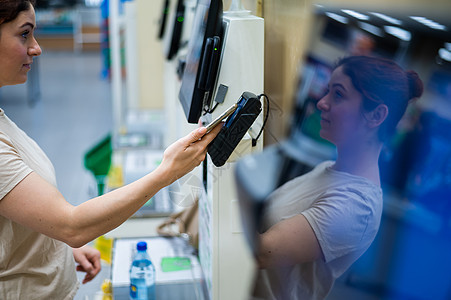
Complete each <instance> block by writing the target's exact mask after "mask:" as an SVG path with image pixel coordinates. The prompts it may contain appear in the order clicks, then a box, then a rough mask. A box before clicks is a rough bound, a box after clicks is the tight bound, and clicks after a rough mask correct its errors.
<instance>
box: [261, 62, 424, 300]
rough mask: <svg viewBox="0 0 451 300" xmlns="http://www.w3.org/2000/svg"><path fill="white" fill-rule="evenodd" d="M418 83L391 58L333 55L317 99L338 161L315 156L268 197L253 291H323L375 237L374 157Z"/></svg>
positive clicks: (378, 199) (302, 294) (313, 294)
mask: <svg viewBox="0 0 451 300" xmlns="http://www.w3.org/2000/svg"><path fill="white" fill-rule="evenodd" d="M422 92H423V84H422V82H421V80H420V78H419V77H418V75H417V74H416V73H415V72H413V71H407V72H405V71H404V70H402V69H401V68H400V67H399V66H398V65H397V64H395V63H394V62H392V61H389V60H384V59H379V58H371V57H365V56H351V57H348V58H345V59H342V60H340V61H339V62H338V64H337V66H336V68H335V70H334V71H333V73H332V76H331V79H330V82H329V86H328V93H327V94H326V95H325V96H324V97H323V98H322V99H321V100H319V102H318V103H317V107H318V109H319V110H320V111H321V130H320V135H321V137H323V138H324V139H326V140H328V141H330V142H332V143H333V144H335V146H336V148H337V159H336V161H327V162H323V163H321V164H319V165H318V166H317V167H316V168H315V169H313V170H312V171H311V172H309V173H307V174H305V175H303V176H300V177H298V178H295V179H293V180H292V181H290V182H288V183H286V184H285V185H283V186H282V187H281V188H279V189H278V190H276V191H275V192H274V193H273V194H272V195H271V197H270V199H271V202H270V204H269V207H268V210H267V214H266V215H265V219H264V220H265V222H266V228H264V231H263V232H264V233H262V234H261V235H260V248H259V255H258V256H257V261H258V264H259V267H260V268H261V271H260V272H259V277H258V280H257V286H256V291H255V295H256V296H259V297H262V298H269V299H273V298H275V299H323V298H325V297H326V295H327V294H328V292H329V291H330V290H331V288H332V285H333V283H334V281H335V279H336V278H337V277H339V276H340V275H341V274H343V272H344V271H346V270H347V269H348V268H349V267H350V265H351V264H352V263H353V262H354V261H355V260H356V259H357V258H358V257H359V256H360V255H362V254H363V253H364V252H365V251H366V249H367V248H368V247H369V246H370V244H371V242H372V241H373V239H374V237H375V235H376V233H377V230H378V228H379V223H380V218H381V213H382V190H381V188H380V180H379V167H378V158H379V154H380V152H381V149H382V144H383V141H384V140H386V139H387V138H388V137H389V136H390V135H391V134H392V133H393V132H394V131H395V127H396V125H397V123H398V121H399V120H400V118H401V117H402V115H403V114H404V112H405V110H406V107H407V104H408V102H409V100H411V99H414V98H418V97H419V96H421V94H422Z"/></svg>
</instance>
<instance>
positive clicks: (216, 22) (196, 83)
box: [179, 0, 223, 123]
mask: <svg viewBox="0 0 451 300" xmlns="http://www.w3.org/2000/svg"><path fill="white" fill-rule="evenodd" d="M222 9H223V8H222V0H199V2H198V4H197V8H196V14H195V16H194V23H193V29H192V33H191V38H190V41H189V44H188V53H187V56H186V66H185V69H184V71H183V77H182V85H181V88H180V92H179V99H180V102H181V104H182V107H183V110H184V112H185V115H186V118H187V120H188V122H189V123H197V122H198V121H199V118H200V116H201V115H202V111H203V109H204V108H205V107H206V106H209V105H210V101H211V97H212V92H213V89H214V86H215V84H216V78H217V74H218V65H219V56H220V51H221V43H222V31H223V30H222V13H223V10H222Z"/></svg>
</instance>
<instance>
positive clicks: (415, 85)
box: [406, 70, 423, 100]
mask: <svg viewBox="0 0 451 300" xmlns="http://www.w3.org/2000/svg"><path fill="white" fill-rule="evenodd" d="M406 76H407V80H408V82H409V100H412V99H415V98H419V97H421V95H422V94H423V81H422V80H421V78H420V76H418V73H417V72H415V71H412V70H409V71H406Z"/></svg>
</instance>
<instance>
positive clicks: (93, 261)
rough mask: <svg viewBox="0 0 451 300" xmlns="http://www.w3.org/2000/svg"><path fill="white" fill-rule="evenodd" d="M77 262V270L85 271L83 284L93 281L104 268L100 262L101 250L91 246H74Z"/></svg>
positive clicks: (73, 250)
mask: <svg viewBox="0 0 451 300" xmlns="http://www.w3.org/2000/svg"><path fill="white" fill-rule="evenodd" d="M72 252H73V254H74V259H75V262H76V263H78V265H77V269H76V270H77V271H80V272H85V273H86V275H85V278H84V279H83V284H85V283H87V282H89V281H91V280H92V279H93V278H94V277H96V275H97V274H98V273H99V272H100V270H101V269H102V267H101V264H100V252H99V250H97V249H94V248H92V247H90V246H87V245H85V246H83V247H80V248H73V249H72Z"/></svg>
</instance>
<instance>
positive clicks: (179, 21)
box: [165, 0, 185, 60]
mask: <svg viewBox="0 0 451 300" xmlns="http://www.w3.org/2000/svg"><path fill="white" fill-rule="evenodd" d="M184 19H185V0H177V7H176V8H175V13H174V15H173V19H172V20H169V22H170V23H169V24H168V25H169V26H170V27H169V28H168V29H169V30H171V29H172V31H171V32H168V34H170V36H171V37H170V39H169V40H168V43H167V45H166V47H165V48H166V49H165V52H166V58H167V59H168V60H171V59H173V58H174V56H175V55H176V54H177V52H178V51H179V48H180V40H181V38H182V30H183V23H184ZM171 25H172V26H171Z"/></svg>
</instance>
